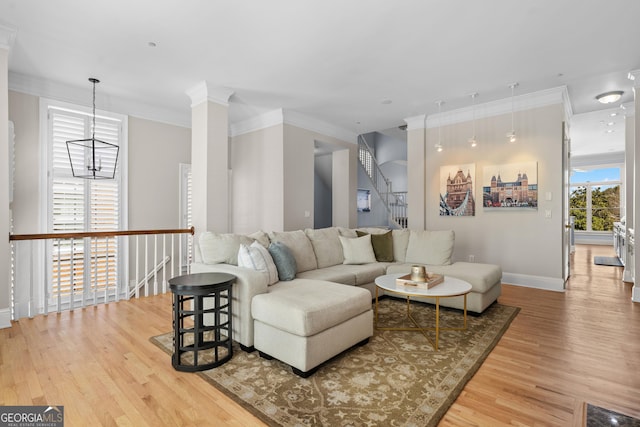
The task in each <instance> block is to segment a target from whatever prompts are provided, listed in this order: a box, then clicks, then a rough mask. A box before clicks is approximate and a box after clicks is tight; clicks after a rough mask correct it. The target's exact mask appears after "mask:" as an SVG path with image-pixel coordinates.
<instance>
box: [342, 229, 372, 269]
mask: <svg viewBox="0 0 640 427" xmlns="http://www.w3.org/2000/svg"><path fill="white" fill-rule="evenodd" d="M339 237H340V243H341V244H342V253H343V255H344V262H343V264H369V263H371V262H376V254H375V253H374V252H373V246H371V235H370V234H367V235H365V236H362V237H356V238H348V237H342V236H339Z"/></svg>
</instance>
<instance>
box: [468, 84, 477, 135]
mask: <svg viewBox="0 0 640 427" xmlns="http://www.w3.org/2000/svg"><path fill="white" fill-rule="evenodd" d="M470 96H471V101H472V103H473V136H472V137H471V138H469V144H471V148H475V147H477V146H478V141H477V140H476V98H477V97H478V92H474V93H472V94H471V95H470Z"/></svg>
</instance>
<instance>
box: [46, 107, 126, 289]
mask: <svg viewBox="0 0 640 427" xmlns="http://www.w3.org/2000/svg"><path fill="white" fill-rule="evenodd" d="M48 118H49V132H50V135H49V141H50V146H49V147H50V151H49V153H50V155H49V180H48V181H49V197H48V200H49V207H48V215H47V218H48V221H49V232H50V233H62V232H74V231H115V230H118V229H119V225H120V222H121V221H120V218H121V213H120V206H121V200H120V191H119V189H120V185H119V184H120V179H121V171H120V165H118V167H117V169H116V178H115V179H113V180H92V179H83V178H74V177H73V175H72V173H71V166H70V162H69V155H68V152H67V146H66V141H68V140H76V139H85V138H90V137H91V134H92V129H91V125H92V116H91V115H90V114H88V113H83V112H79V111H71V110H69V109H63V108H56V107H52V106H50V107H49V109H48ZM95 137H96V139H100V140H102V141H105V142H109V143H111V144H115V145H120V144H121V139H122V123H121V120H119V119H114V118H110V117H102V116H100V117H96V129H95ZM49 249H50V252H49V256H48V262H49V267H48V268H47V270H48V271H49V272H50V281H49V283H50V296H51V298H58V297H64V298H69V297H71V296H73V297H75V298H82V300H83V301H84V300H85V298H93V299H94V300H95V298H96V297H99V298H102V297H105V298H110V297H114V296H115V293H116V292H117V289H118V286H117V283H118V279H119V269H118V267H119V264H120V259H119V253H120V251H119V245H118V240H117V238H96V239H89V238H85V239H74V240H64V239H63V240H53V241H52V242H51V246H50V248H49Z"/></svg>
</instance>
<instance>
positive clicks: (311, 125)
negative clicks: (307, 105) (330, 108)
mask: <svg viewBox="0 0 640 427" xmlns="http://www.w3.org/2000/svg"><path fill="white" fill-rule="evenodd" d="M282 112H283V115H284V123H285V124H288V125H291V126H296V127H299V128H302V129H306V130H309V131H312V132H317V133H319V134H321V135H326V136H331V137H333V138H336V139H339V140H341V141H345V142H350V143H352V144H357V142H358V141H357V138H358V134H356V133H355V132H352V131H349V130H346V129H343V128H340V127H338V126H335V125H332V124H331V123H328V122H324V121H322V120H318V119H315V118H313V117H309V116H306V115H304V114H302V113H298V112H297V111H292V110H283V111H282Z"/></svg>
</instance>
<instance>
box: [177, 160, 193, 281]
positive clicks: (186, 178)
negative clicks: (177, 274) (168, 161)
mask: <svg viewBox="0 0 640 427" xmlns="http://www.w3.org/2000/svg"><path fill="white" fill-rule="evenodd" d="M180 189H181V195H180V212H181V224H180V225H181V227H182V228H190V227H191V226H192V225H193V216H192V194H193V188H192V174H191V165H181V166H180ZM181 245H182V259H181V261H182V265H183V268H184V270H183V272H182V273H183V274H185V273H186V272H187V266H188V265H189V264H191V262H192V261H193V239H191V238H186V239H183V240H182V243H181Z"/></svg>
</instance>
